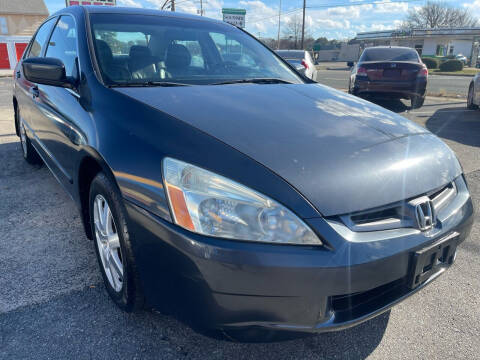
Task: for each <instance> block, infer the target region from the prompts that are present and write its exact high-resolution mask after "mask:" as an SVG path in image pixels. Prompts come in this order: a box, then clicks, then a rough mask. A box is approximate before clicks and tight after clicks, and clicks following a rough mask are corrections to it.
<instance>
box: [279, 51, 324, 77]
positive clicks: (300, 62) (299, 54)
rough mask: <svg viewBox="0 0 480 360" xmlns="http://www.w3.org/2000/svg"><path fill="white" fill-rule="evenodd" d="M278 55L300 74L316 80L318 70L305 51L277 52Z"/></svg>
mask: <svg viewBox="0 0 480 360" xmlns="http://www.w3.org/2000/svg"><path fill="white" fill-rule="evenodd" d="M275 51H276V53H277V54H278V55H280V56H281V57H282V58H284V59H285V60H286V61H287V62H288V63H289V64H290V65H292V66H293V67H294V68H295V69H296V70H297V71H298V72H300V73H302V74H303V75H305V76H306V77H307V78H309V79H311V80H314V81H315V80H316V75H317V70H316V69H315V63H314V62H313V59H312V56H311V55H310V53H309V52H308V51H305V50H275Z"/></svg>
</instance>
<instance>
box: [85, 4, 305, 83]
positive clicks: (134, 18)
mask: <svg viewBox="0 0 480 360" xmlns="http://www.w3.org/2000/svg"><path fill="white" fill-rule="evenodd" d="M90 23H91V27H92V34H93V41H94V45H95V46H94V47H95V53H96V58H97V63H98V65H99V67H100V71H101V73H102V78H103V80H104V82H105V83H106V84H107V85H117V86H122V85H134V86H135V85H137V84H138V85H141V86H150V85H151V86H155V85H161V84H164V85H165V84H166V83H168V84H169V86H172V85H175V84H181V85H185V84H187V85H210V84H219V83H226V82H234V81H236V80H238V81H244V82H245V81H250V80H252V82H254V81H255V79H268V80H269V81H267V82H260V83H275V81H276V80H278V82H279V83H295V84H301V83H304V81H303V80H302V79H301V78H300V77H299V76H298V75H297V74H295V72H293V71H292V70H291V69H290V68H289V67H288V66H287V65H286V64H284V63H283V62H282V61H281V60H280V59H279V58H278V57H276V56H275V55H274V54H273V53H272V52H271V51H269V50H268V49H267V48H265V47H264V46H263V45H262V44H261V43H260V42H258V41H257V40H255V39H254V38H253V37H251V36H249V35H248V34H246V33H244V32H243V31H241V30H239V29H237V28H236V27H233V26H230V25H228V24H224V23H221V22H215V21H205V20H196V19H186V18H179V17H173V16H172V17H170V16H156V15H123V14H91V16H90Z"/></svg>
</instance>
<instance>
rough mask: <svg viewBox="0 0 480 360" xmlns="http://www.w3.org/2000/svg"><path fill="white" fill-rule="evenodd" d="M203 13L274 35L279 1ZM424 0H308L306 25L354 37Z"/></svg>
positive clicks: (288, 0) (221, 0)
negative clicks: (237, 15)
mask: <svg viewBox="0 0 480 360" xmlns="http://www.w3.org/2000/svg"><path fill="white" fill-rule="evenodd" d="M164 1H165V0H117V4H118V5H122V6H136V7H144V8H153V9H155V8H160V7H161V5H162V4H163V3H164ZM447 2H448V3H449V4H451V5H452V6H459V7H465V8H468V9H469V10H470V11H471V12H472V14H473V15H475V16H477V17H480V0H469V1H467V0H447ZM45 3H46V4H47V7H48V9H49V10H50V12H55V11H57V10H59V9H60V8H62V7H64V6H65V1H64V0H45ZM176 3H177V11H183V12H188V13H196V12H197V10H198V9H199V8H200V0H176ZM203 3H204V9H205V10H206V16H209V17H213V18H221V9H222V7H234V8H242V9H246V10H247V17H246V22H247V25H246V28H247V30H248V31H250V32H251V33H253V34H254V35H256V36H258V35H260V36H261V37H265V36H270V37H276V34H277V29H278V9H279V0H236V1H234V0H203ZM424 3H425V0H403V1H401V0H307V7H308V9H307V13H306V24H307V28H308V31H309V33H310V34H312V35H313V36H314V37H315V38H317V37H320V36H325V37H327V38H329V39H346V38H353V37H354V36H355V35H356V33H357V32H361V31H374V30H386V29H392V28H394V27H396V26H397V25H399V24H400V23H401V22H402V19H403V18H404V17H405V15H406V14H407V12H408V10H409V9H415V8H416V7H419V6H421V5H423V4H424ZM302 4H303V0H282V13H283V15H282V23H281V26H283V27H285V25H286V24H287V23H288V22H291V21H293V19H294V17H296V16H297V17H301V15H302V12H301V10H299V9H301V7H302Z"/></svg>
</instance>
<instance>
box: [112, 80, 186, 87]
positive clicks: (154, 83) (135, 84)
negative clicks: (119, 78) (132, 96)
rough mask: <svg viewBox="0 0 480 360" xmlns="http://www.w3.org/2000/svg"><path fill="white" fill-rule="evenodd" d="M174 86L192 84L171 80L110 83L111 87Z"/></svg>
mask: <svg viewBox="0 0 480 360" xmlns="http://www.w3.org/2000/svg"><path fill="white" fill-rule="evenodd" d="M150 86H152V87H153V86H161V87H172V86H190V84H184V83H177V82H171V81H146V82H126V83H117V84H113V85H110V87H150Z"/></svg>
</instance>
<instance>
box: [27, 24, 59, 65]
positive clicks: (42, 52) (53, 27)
mask: <svg viewBox="0 0 480 360" xmlns="http://www.w3.org/2000/svg"><path fill="white" fill-rule="evenodd" d="M59 18H60V16H58V15H55V16H51V17H49V18H48V19H46V20H45V21H44V22H43V23H42V24H41V25H40V26H39V27H38V29H37V31H35V34H34V35H33V36H32V39H31V40H30V43H29V44H28V48H27V50H25V52H24V53H23V57H22V60H25V59H28V58H29V55H30V51H31V50H32V46H33V43H34V42H35V39H36V38H37V35H38V32H39V31H40V29H41V28H42V27H43V26H44V25H45V24H46V23H47V22H49V21H50V20H54V19H56V20H55V21H54V25H53V26H52V28H51V29H50V32H49V33H48V34H47V38H46V43H47V42H49V41H50V36H51V35H52V32H53V29H55V26H56V25H57V22H58V19H59ZM46 49H47V48H45V49H42V51H41V53H40V56H36V57H45V50H46Z"/></svg>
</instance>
